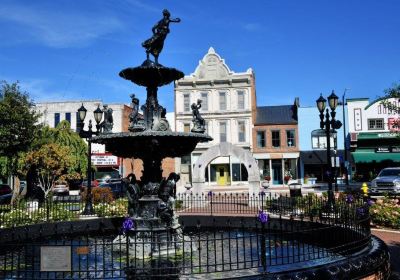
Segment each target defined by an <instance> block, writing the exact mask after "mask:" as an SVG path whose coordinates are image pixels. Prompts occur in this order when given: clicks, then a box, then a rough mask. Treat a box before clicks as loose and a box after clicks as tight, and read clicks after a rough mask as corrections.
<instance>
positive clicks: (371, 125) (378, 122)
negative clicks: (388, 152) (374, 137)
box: [368, 119, 384, 130]
mask: <svg viewBox="0 0 400 280" xmlns="http://www.w3.org/2000/svg"><path fill="white" fill-rule="evenodd" d="M368 129H369V130H379V129H384V125H383V119H368Z"/></svg>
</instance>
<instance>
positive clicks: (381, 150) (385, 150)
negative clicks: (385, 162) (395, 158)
mask: <svg viewBox="0 0 400 280" xmlns="http://www.w3.org/2000/svg"><path fill="white" fill-rule="evenodd" d="M375 153H390V148H388V147H378V148H376V149H375Z"/></svg>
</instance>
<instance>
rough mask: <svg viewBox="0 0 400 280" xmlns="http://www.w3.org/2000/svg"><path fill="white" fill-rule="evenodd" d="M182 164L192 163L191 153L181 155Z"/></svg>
mask: <svg viewBox="0 0 400 280" xmlns="http://www.w3.org/2000/svg"><path fill="white" fill-rule="evenodd" d="M181 164H190V154H188V155H184V156H183V157H181Z"/></svg>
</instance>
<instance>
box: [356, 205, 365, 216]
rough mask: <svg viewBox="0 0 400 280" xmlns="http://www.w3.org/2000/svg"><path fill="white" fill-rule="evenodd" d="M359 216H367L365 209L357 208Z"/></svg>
mask: <svg viewBox="0 0 400 280" xmlns="http://www.w3.org/2000/svg"><path fill="white" fill-rule="evenodd" d="M357 215H358V216H361V217H362V216H364V215H365V209H364V208H363V207H359V208H357Z"/></svg>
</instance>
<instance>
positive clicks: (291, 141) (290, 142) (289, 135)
mask: <svg viewBox="0 0 400 280" xmlns="http://www.w3.org/2000/svg"><path fill="white" fill-rule="evenodd" d="M286 141H287V146H288V147H295V146H296V143H295V133H294V130H293V129H291V130H286Z"/></svg>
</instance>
